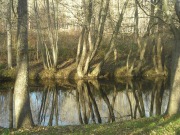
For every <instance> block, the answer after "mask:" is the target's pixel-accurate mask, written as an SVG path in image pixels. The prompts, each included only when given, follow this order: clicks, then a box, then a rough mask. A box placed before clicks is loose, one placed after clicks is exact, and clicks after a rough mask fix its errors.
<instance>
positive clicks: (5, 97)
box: [0, 79, 169, 127]
mask: <svg viewBox="0 0 180 135" xmlns="http://www.w3.org/2000/svg"><path fill="white" fill-rule="evenodd" d="M72 86H73V87H72ZM168 99H169V91H168V90H167V89H166V85H165V83H164V80H161V79H155V80H154V81H153V82H152V81H146V82H144V81H138V82H137V81H136V82H135V81H131V80H130V81H126V82H123V83H122V82H108V83H107V82H104V81H102V82H99V81H97V80H78V81H77V82H76V83H74V84H73V85H71V84H70V85H66V87H65V86H64V85H60V84H55V85H53V87H52V86H44V87H31V88H30V104H31V110H32V115H33V120H34V123H35V124H37V125H43V126H48V125H49V126H55V125H77V124H91V123H104V122H113V121H121V120H127V119H136V118H139V117H147V116H153V115H159V114H163V113H165V111H166V109H167V104H168ZM0 115H1V116H4V117H1V118H0V126H3V127H13V90H12V89H9V90H6V91H5V90H4V91H2V90H1V91H0Z"/></svg>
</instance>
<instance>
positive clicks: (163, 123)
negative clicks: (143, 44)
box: [0, 114, 180, 135]
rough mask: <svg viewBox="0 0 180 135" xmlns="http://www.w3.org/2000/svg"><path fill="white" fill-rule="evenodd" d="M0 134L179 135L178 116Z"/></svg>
mask: <svg viewBox="0 0 180 135" xmlns="http://www.w3.org/2000/svg"><path fill="white" fill-rule="evenodd" d="M0 133H1V134H2V133H4V135H5V134H6V133H7V134H9V133H10V134H17V135H18V134H19V135H23V134H24V135H25V134H26V135H31V134H36V135H39V134H42V135H60V134H68V135H93V134H94V135H116V134H118V135H121V134H122V135H123V134H124V135H127V134H133V135H134V134H137V135H138V134H140V135H141V134H148V135H149V134H151V135H171V134H172V135H178V134H180V114H178V115H174V116H172V117H167V118H166V117H163V116H158V117H151V118H142V119H137V120H129V121H124V122H114V123H110V124H91V125H78V126H54V127H34V128H32V129H19V130H9V129H1V130H0Z"/></svg>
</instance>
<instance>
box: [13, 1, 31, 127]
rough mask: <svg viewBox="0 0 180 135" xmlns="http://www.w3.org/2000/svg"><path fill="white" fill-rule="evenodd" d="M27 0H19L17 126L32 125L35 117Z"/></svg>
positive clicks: (16, 86) (15, 91) (16, 92)
mask: <svg viewBox="0 0 180 135" xmlns="http://www.w3.org/2000/svg"><path fill="white" fill-rule="evenodd" d="M27 20H28V11H27V0H18V35H17V37H18V39H17V42H18V43H17V44H18V52H19V56H20V57H19V58H20V59H19V65H18V73H17V77H16V82H15V86H14V102H15V103H14V109H15V113H14V114H15V127H16V128H20V127H31V126H33V119H32V114H31V108H30V98H29V91H28V75H29V69H28V39H27V38H28V31H27V29H28V28H27V27H28V25H27Z"/></svg>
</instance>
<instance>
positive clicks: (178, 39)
mask: <svg viewBox="0 0 180 135" xmlns="http://www.w3.org/2000/svg"><path fill="white" fill-rule="evenodd" d="M175 11H176V15H177V17H178V19H179V22H180V14H179V12H180V0H176V3H175ZM170 27H171V30H172V32H173V34H174V38H175V47H174V50H173V60H172V68H171V83H170V84H171V86H170V89H171V93H170V100H169V105H168V114H169V115H172V114H176V113H180V97H179V95H180V85H179V83H180V27H176V26H175V24H174V22H173V20H172V18H170Z"/></svg>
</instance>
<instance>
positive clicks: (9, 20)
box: [6, 0, 12, 68]
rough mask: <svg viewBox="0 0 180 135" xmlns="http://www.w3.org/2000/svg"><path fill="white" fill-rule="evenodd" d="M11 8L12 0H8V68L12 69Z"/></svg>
mask: <svg viewBox="0 0 180 135" xmlns="http://www.w3.org/2000/svg"><path fill="white" fill-rule="evenodd" d="M11 7H12V0H8V4H7V20H6V24H7V26H6V31H7V54H8V68H12V32H11Z"/></svg>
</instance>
